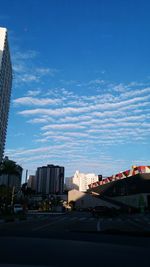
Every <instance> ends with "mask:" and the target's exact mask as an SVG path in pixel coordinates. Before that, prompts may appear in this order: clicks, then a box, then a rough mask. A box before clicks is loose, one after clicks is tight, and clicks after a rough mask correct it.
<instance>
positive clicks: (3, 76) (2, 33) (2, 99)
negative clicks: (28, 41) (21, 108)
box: [0, 28, 12, 161]
mask: <svg viewBox="0 0 150 267" xmlns="http://www.w3.org/2000/svg"><path fill="white" fill-rule="evenodd" d="M11 86H12V66H11V59H10V53H9V45H8V37H7V29H5V28H0V161H1V160H2V158H3V154H4V148H5V140H6V131H7V122H8V113H9V105H10V95H11Z"/></svg>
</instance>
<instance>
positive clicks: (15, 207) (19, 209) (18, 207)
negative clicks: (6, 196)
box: [14, 204, 23, 213]
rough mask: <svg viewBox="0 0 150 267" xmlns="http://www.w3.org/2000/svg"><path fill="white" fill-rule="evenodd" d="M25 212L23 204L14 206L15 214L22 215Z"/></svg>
mask: <svg viewBox="0 0 150 267" xmlns="http://www.w3.org/2000/svg"><path fill="white" fill-rule="evenodd" d="M21 212H23V207H22V205H21V204H15V205H14V213H21Z"/></svg>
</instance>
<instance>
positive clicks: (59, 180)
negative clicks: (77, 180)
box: [36, 165, 64, 195]
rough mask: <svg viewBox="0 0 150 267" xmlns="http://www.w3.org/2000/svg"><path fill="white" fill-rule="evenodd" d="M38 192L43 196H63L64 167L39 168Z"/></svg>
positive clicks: (37, 178)
mask: <svg viewBox="0 0 150 267" xmlns="http://www.w3.org/2000/svg"><path fill="white" fill-rule="evenodd" d="M36 191H37V193H42V194H60V195H61V194H63V191H64V167H61V166H55V165H47V166H43V167H39V168H37V171H36Z"/></svg>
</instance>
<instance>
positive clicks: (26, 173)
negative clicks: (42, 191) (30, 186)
mask: <svg viewBox="0 0 150 267" xmlns="http://www.w3.org/2000/svg"><path fill="white" fill-rule="evenodd" d="M27 178H28V170H26V179H25V183H27Z"/></svg>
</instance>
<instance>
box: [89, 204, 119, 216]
mask: <svg viewBox="0 0 150 267" xmlns="http://www.w3.org/2000/svg"><path fill="white" fill-rule="evenodd" d="M91 212H92V215H93V216H94V217H112V216H115V215H117V211H116V209H114V208H108V207H106V206H96V207H94V208H93V209H92V211H91Z"/></svg>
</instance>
